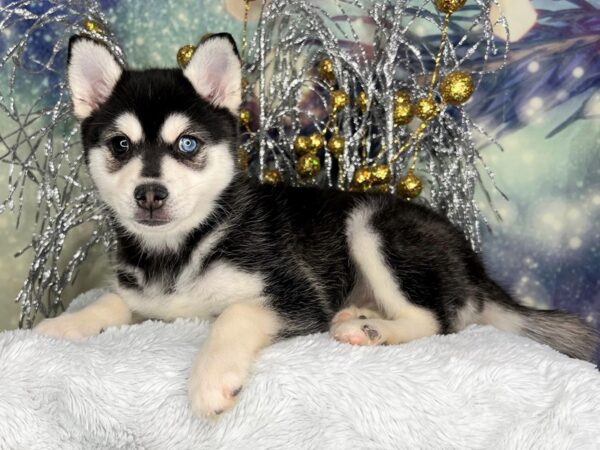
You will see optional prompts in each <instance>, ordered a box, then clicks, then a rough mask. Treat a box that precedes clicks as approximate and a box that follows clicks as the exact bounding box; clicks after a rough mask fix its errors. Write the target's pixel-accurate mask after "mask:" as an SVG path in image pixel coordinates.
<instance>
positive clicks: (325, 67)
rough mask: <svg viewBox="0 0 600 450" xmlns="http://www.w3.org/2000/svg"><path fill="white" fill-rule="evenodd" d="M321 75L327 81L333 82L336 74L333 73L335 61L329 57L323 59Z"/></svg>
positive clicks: (320, 64)
mask: <svg viewBox="0 0 600 450" xmlns="http://www.w3.org/2000/svg"><path fill="white" fill-rule="evenodd" d="M319 76H320V77H321V78H323V79H324V80H325V81H329V82H333V81H334V80H335V74H334V73H333V61H331V59H329V58H325V59H323V60H321V62H320V63H319Z"/></svg>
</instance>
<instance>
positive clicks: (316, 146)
mask: <svg viewBox="0 0 600 450" xmlns="http://www.w3.org/2000/svg"><path fill="white" fill-rule="evenodd" d="M324 145H325V139H324V138H323V135H321V133H313V134H311V135H310V136H309V137H308V149H309V150H310V152H311V153H317V152H318V151H319V150H321V149H322V148H323V146H324Z"/></svg>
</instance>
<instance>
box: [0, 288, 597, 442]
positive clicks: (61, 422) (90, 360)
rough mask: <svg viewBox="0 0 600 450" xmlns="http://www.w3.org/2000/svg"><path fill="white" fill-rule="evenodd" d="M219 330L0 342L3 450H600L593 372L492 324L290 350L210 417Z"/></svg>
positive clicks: (263, 360) (264, 359)
mask: <svg viewBox="0 0 600 450" xmlns="http://www.w3.org/2000/svg"><path fill="white" fill-rule="evenodd" d="M96 295H97V293H90V294H89V295H88V297H87V298H88V299H90V298H93V297H95V296H96ZM79 303H80V304H81V302H79ZM207 330H208V326H207V324H206V323H204V322H194V321H183V320H179V321H176V322H175V323H171V324H167V323H161V322H152V321H149V322H145V323H143V324H140V325H133V326H128V327H122V328H120V329H109V330H107V331H106V332H105V333H103V334H101V335H100V336H97V337H94V338H90V339H88V340H86V341H83V342H79V343H72V342H67V341H57V340H54V339H51V338H48V337H45V336H38V335H34V334H33V333H31V332H30V331H8V332H4V333H2V334H0V449H61V450H68V449H192V448H194V449H198V448H210V449H268V448H272V449H282V448H289V449H340V448H357V449H382V448H385V449H391V448H406V449H415V448H444V449H449V448H460V449H465V448H544V449H546V448H557V449H566V448H586V449H587V448H600V375H599V373H598V372H597V370H596V369H595V368H594V366H593V365H592V364H589V363H585V362H582V361H577V360H572V359H569V358H567V357H565V356H563V355H561V354H559V353H557V352H555V351H553V350H551V349H550V348H548V347H545V346H542V345H540V344H537V343H535V342H533V341H530V340H528V339H526V338H522V337H518V336H513V335H509V334H506V333H502V332H499V331H496V330H494V329H492V328H483V327H472V328H469V329H467V330H466V331H464V332H462V333H460V334H457V335H450V336H436V337H433V338H429V339H422V340H419V341H416V342H412V343H409V344H406V345H401V346H390V347H370V348H365V347H363V348H360V347H352V346H350V345H344V344H340V343H338V342H335V341H333V340H332V339H330V338H329V337H328V336H327V335H325V334H320V335H311V336H306V337H302V338H296V339H291V340H287V341H284V342H280V343H278V344H276V345H274V346H272V347H270V348H268V349H267V350H265V351H264V352H263V353H262V354H261V357H260V360H259V361H258V363H257V364H256V367H255V370H254V373H253V376H252V378H251V380H250V383H249V384H248V385H247V386H246V387H245V388H244V391H243V392H242V393H241V394H240V403H239V404H238V405H237V406H236V407H235V408H234V410H232V411H231V412H229V413H226V414H224V415H223V416H221V417H220V418H219V419H218V420H217V421H215V422H209V421H206V420H201V419H198V418H196V417H193V416H192V415H191V413H190V409H189V407H188V399H187V392H186V383H187V378H188V373H189V371H190V366H191V363H192V360H193V357H194V354H195V353H196V351H197V350H198V348H199V347H200V345H201V344H202V341H203V340H204V339H205V337H206V335H207Z"/></svg>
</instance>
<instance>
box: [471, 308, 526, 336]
mask: <svg viewBox="0 0 600 450" xmlns="http://www.w3.org/2000/svg"><path fill="white" fill-rule="evenodd" d="M476 323H479V324H482V325H492V326H494V327H496V328H498V329H499V330H503V331H509V332H511V333H515V334H519V333H521V332H522V331H523V328H524V325H525V324H524V319H523V316H521V315H520V314H518V313H516V312H513V311H508V310H507V309H506V308H502V307H501V306H499V305H497V304H496V303H493V302H491V301H487V302H485V304H484V307H483V311H482V312H481V315H480V316H479V318H478V320H477V321H476Z"/></svg>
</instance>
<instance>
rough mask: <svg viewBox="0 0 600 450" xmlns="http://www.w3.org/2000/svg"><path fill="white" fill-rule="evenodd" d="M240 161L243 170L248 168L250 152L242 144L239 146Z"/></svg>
mask: <svg viewBox="0 0 600 450" xmlns="http://www.w3.org/2000/svg"><path fill="white" fill-rule="evenodd" d="M238 163H239V165H240V168H241V169H242V170H246V169H248V152H246V150H245V149H244V147H242V146H240V147H239V148H238Z"/></svg>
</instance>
